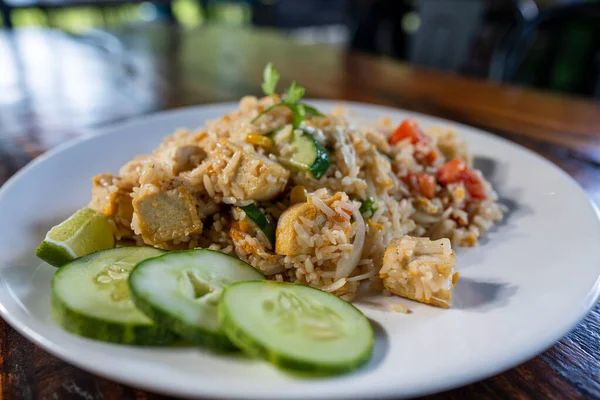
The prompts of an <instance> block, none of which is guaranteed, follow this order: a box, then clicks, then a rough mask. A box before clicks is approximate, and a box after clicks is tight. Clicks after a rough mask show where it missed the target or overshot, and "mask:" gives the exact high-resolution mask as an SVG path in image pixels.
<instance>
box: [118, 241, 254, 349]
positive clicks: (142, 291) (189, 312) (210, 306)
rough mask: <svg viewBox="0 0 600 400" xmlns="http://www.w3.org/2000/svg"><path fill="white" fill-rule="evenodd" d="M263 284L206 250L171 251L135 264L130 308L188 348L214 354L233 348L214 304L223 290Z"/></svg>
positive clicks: (246, 268)
mask: <svg viewBox="0 0 600 400" xmlns="http://www.w3.org/2000/svg"><path fill="white" fill-rule="evenodd" d="M256 279H265V277H264V276H263V275H262V274H261V273H260V272H258V271H257V270H256V269H254V267H252V266H251V265H249V264H246V263H245V262H243V261H241V260H239V259H237V258H235V257H231V256H228V255H226V254H223V253H220V252H218V251H213V250H208V249H196V250H185V251H173V252H169V253H166V254H164V255H162V256H160V257H156V258H153V259H151V260H147V261H143V262H141V263H139V264H138V265H137V266H136V267H135V269H134V270H133V272H132V273H131V275H130V277H129V287H130V290H131V293H132V298H133V299H134V302H135V304H136V306H137V307H138V308H139V309H140V310H142V311H143V312H144V313H145V314H146V315H148V316H149V317H150V318H152V320H154V321H156V323H157V324H159V325H160V326H167V327H169V329H171V330H172V331H174V332H175V333H177V334H179V335H180V336H181V337H183V338H185V339H187V340H188V341H190V342H192V343H194V344H200V345H204V346H207V347H210V348H213V349H215V350H230V349H234V348H235V346H234V345H233V344H232V343H231V341H230V340H229V339H228V338H227V336H226V335H225V334H224V333H223V332H222V329H221V324H220V322H219V319H218V302H219V298H220V296H221V292H222V290H223V288H225V287H226V286H227V285H229V284H231V283H233V282H237V281H240V280H256Z"/></svg>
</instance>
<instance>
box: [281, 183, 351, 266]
mask: <svg viewBox="0 0 600 400" xmlns="http://www.w3.org/2000/svg"><path fill="white" fill-rule="evenodd" d="M344 196H346V195H345V194H343V193H342V192H336V193H334V194H333V195H331V196H325V197H319V199H320V201H321V202H322V203H323V206H324V207H332V205H333V204H334V203H335V202H336V201H343V200H344ZM345 199H347V197H345ZM331 213H332V215H331V216H330V218H331V219H332V220H333V221H335V222H337V223H345V224H347V226H348V229H350V227H351V225H350V216H351V215H352V210H344V209H342V210H341V211H340V213H338V212H337V211H335V210H333V209H332V210H331ZM327 220H328V217H327V215H326V214H325V213H324V212H323V211H322V210H321V209H319V207H317V206H316V205H315V204H314V203H312V202H311V200H310V198H309V199H307V201H306V202H304V203H298V204H295V205H293V206H291V207H290V208H288V209H287V210H285V211H284V212H283V214H281V216H280V217H279V220H278V221H277V230H276V232H275V252H276V253H277V254H281V255H285V256H297V255H299V254H314V253H315V249H314V246H309V245H308V244H303V242H304V241H302V240H298V236H299V235H301V234H302V235H305V236H311V235H312V233H311V232H304V230H306V228H304V227H303V226H304V225H306V224H307V223H308V224H309V225H310V226H311V228H309V229H313V230H316V231H319V230H320V229H322V227H324V226H325V224H326V222H327Z"/></svg>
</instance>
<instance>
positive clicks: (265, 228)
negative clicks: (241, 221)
mask: <svg viewBox="0 0 600 400" xmlns="http://www.w3.org/2000/svg"><path fill="white" fill-rule="evenodd" d="M240 208H241V209H242V210H244V212H245V213H246V215H247V216H248V218H250V220H252V222H254V223H255V224H256V226H258V228H259V229H260V230H261V231H262V233H264V234H265V236H266V237H267V239H268V240H269V242H271V244H272V245H273V246H275V227H274V226H273V223H272V222H271V220H270V219H269V218H267V216H266V215H265V214H263V213H262V211H260V209H259V208H258V206H257V205H256V204H254V203H252V204H249V205H247V206H244V207H240Z"/></svg>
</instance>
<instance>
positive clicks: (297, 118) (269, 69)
mask: <svg viewBox="0 0 600 400" xmlns="http://www.w3.org/2000/svg"><path fill="white" fill-rule="evenodd" d="M279 78H280V76H279V73H278V72H277V70H276V69H275V68H274V67H273V64H271V63H269V64H267V66H266V67H265V70H264V72H263V83H262V85H261V87H262V90H263V92H264V93H265V94H266V95H267V96H272V95H274V94H275V89H276V88H277V83H278V82H279ZM304 93H305V89H304V88H303V87H302V86H296V81H294V82H292V84H291V85H290V87H289V88H288V89H287V90H286V91H285V94H284V95H283V97H282V99H281V103H277V104H273V105H272V106H270V107H268V108H267V109H266V110H264V111H263V112H261V113H260V114H258V115H257V116H256V117H255V118H254V119H253V120H252V123H254V122H256V121H258V119H259V118H260V117H262V116H263V115H265V114H266V113H268V112H270V111H272V110H274V109H275V108H277V107H287V108H289V109H290V111H291V112H292V115H293V118H294V119H293V122H292V124H293V126H294V128H298V127H299V126H300V125H301V124H302V122H303V121H304V119H305V118H306V115H310V116H313V117H323V116H324V115H323V114H322V113H321V112H319V110H317V109H316V108H314V107H312V106H309V105H308V104H304V103H300V99H302V97H304Z"/></svg>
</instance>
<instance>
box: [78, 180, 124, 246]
mask: <svg viewBox="0 0 600 400" xmlns="http://www.w3.org/2000/svg"><path fill="white" fill-rule="evenodd" d="M92 183H93V186H92V200H91V201H90V203H89V204H88V207H89V208H91V209H93V210H96V211H99V212H101V213H103V214H104V215H106V216H107V217H110V218H112V220H113V221H114V222H115V224H116V228H117V237H118V238H121V237H131V236H132V233H133V232H132V230H131V220H132V218H133V205H132V204H131V202H132V198H131V191H132V186H131V185H129V184H128V183H127V182H124V181H123V180H122V179H120V178H118V177H114V176H112V175H111V174H100V175H96V176H95V177H94V178H93V179H92Z"/></svg>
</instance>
